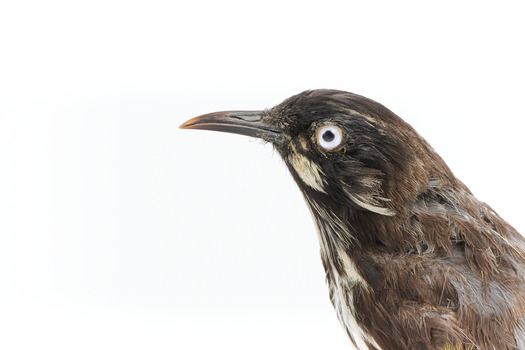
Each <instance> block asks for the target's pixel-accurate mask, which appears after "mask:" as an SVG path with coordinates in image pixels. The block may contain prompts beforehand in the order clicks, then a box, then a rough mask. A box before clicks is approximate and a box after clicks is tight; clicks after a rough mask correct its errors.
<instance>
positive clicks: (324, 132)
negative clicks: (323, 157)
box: [317, 125, 343, 150]
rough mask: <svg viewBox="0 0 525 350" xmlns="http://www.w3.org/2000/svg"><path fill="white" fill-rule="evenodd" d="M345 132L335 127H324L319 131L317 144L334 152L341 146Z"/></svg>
mask: <svg viewBox="0 0 525 350" xmlns="http://www.w3.org/2000/svg"><path fill="white" fill-rule="evenodd" d="M342 140H343V132H342V131H341V129H340V128H339V127H337V126H335V125H323V126H321V127H320V128H319V129H318V130H317V143H318V144H319V146H321V147H323V148H324V149H326V150H332V149H334V148H336V147H337V146H339V145H340V144H341V141H342Z"/></svg>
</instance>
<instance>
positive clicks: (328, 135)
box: [323, 130, 335, 142]
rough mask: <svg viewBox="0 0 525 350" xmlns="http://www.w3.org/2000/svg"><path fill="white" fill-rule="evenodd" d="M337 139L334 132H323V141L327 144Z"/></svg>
mask: <svg viewBox="0 0 525 350" xmlns="http://www.w3.org/2000/svg"><path fill="white" fill-rule="evenodd" d="M334 139H335V135H334V133H333V132H332V130H326V131H325V132H323V140H325V141H326V142H332V141H333V140H334Z"/></svg>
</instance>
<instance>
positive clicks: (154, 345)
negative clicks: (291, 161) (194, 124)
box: [0, 0, 525, 349]
mask: <svg viewBox="0 0 525 350" xmlns="http://www.w3.org/2000/svg"><path fill="white" fill-rule="evenodd" d="M365 3H366V4H365ZM433 4H435V5H430V2H422V1H414V2H407V1H388V2H381V1H366V2H365V1H363V2H362V3H358V2H354V1H286V0H280V1H273V0H271V1H264V2H250V1H232V0H223V1H209V0H204V1H191V2H190V1H185V2H182V1H164V2H163V1H115V0H110V1H108V0H105V1H85V2H79V1H4V2H2V4H1V5H0V50H1V54H0V166H1V168H0V323H1V324H0V348H2V349H211V348H213V349H247V348H249V349H299V348H300V349H327V348H330V349H347V348H349V347H350V343H349V341H348V340H347V339H346V335H345V334H344V332H343V331H342V329H341V328H340V326H339V324H338V322H337V319H336V316H335V313H334V312H333V310H332V308H331V305H330V302H329V300H328V293H327V289H326V287H325V285H324V273H323V270H322V267H321V262H320V259H319V248H318V243H317V238H316V234H315V231H314V226H313V224H312V221H311V219H310V216H309V212H308V210H307V208H306V206H305V204H304V203H303V201H302V197H301V195H300V193H299V191H298V189H297V188H296V186H295V184H294V183H293V181H292V179H291V177H290V175H289V174H288V172H287V170H286V168H285V166H284V165H283V163H282V161H281V160H280V159H279V157H278V155H277V154H276V153H275V152H273V150H272V149H271V147H270V146H269V145H265V146H263V145H261V144H260V142H258V141H254V140H250V139H249V138H246V137H241V136H236V135H227V134H221V133H212V132H206V131H191V130H179V129H178V126H179V125H180V124H181V123H182V122H183V121H185V120H187V119H189V118H191V117H194V116H197V115H200V114H203V113H206V112H212V111H218V110H228V109H263V108H267V107H271V106H273V105H275V104H277V103H279V102H281V101H282V100H283V99H285V98H286V97H288V96H291V95H293V94H296V93H299V92H301V91H303V90H306V89H314V88H336V89H343V90H348V91H353V92H356V93H359V94H363V95H365V96H368V97H370V98H373V99H375V100H377V101H379V102H381V103H383V104H385V105H386V106H387V107H389V108H390V109H392V110H393V111H394V112H396V113H397V114H398V115H400V116H401V117H403V118H404V119H405V120H407V121H408V122H409V123H411V124H412V125H413V126H414V127H415V128H416V129H417V130H418V131H419V132H420V133H421V134H422V135H423V136H424V137H425V138H426V139H427V140H429V141H430V143H431V144H432V145H433V146H434V148H435V149H436V150H437V151H438V152H439V153H440V154H441V155H442V156H443V158H444V159H445V160H446V161H447V163H448V164H449V165H450V166H451V168H452V169H453V171H454V172H455V174H456V175H457V176H458V177H459V178H460V179H462V180H463V181H464V182H465V183H466V184H467V185H468V186H469V187H470V188H471V190H472V191H473V192H474V193H475V194H476V195H477V196H478V197H479V198H480V199H481V200H484V201H486V202H488V203H489V204H491V205H492V207H493V208H494V209H495V210H496V211H497V212H499V213H500V214H501V215H502V216H503V217H504V218H505V219H506V220H507V221H509V222H510V223H512V224H513V225H514V226H515V227H516V228H517V229H518V230H519V231H521V232H525V219H524V217H523V209H524V206H523V199H524V198H525V190H524V187H523V180H524V170H525V168H524V165H523V159H524V156H523V151H524V150H525V141H524V138H523V119H524V117H525V112H524V108H523V99H524V93H525V87H524V81H525V68H524V67H525V65H524V62H525V49H524V47H525V45H524V40H525V39H524V34H525V21H524V20H523V9H522V8H521V4H520V2H519V1H516V2H509V1H498V2H494V1H492V2H483V1H475V2H461V1H441V2H434V3H433ZM495 4H497V5H495Z"/></svg>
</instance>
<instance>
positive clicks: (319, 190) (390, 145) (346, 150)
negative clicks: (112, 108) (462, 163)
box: [180, 90, 453, 217]
mask: <svg viewBox="0 0 525 350" xmlns="http://www.w3.org/2000/svg"><path fill="white" fill-rule="evenodd" d="M180 127H181V128H183V129H204V130H215V131H223V132H230V133H236V134H243V135H248V136H252V137H256V138H260V139H262V140H264V141H267V142H270V143H272V144H273V145H274V147H275V149H276V150H277V151H278V152H279V154H280V155H281V156H282V158H283V160H284V162H285V163H286V165H287V166H288V168H289V170H290V172H291V173H292V176H293V177H294V179H295V181H296V182H297V184H298V185H299V187H300V189H301V191H302V192H303V194H304V196H305V198H306V199H307V202H308V203H309V204H310V206H312V205H313V206H323V207H325V208H328V209H329V210H330V211H331V212H334V213H340V212H341V210H343V211H345V213H346V214H344V215H348V213H350V214H352V215H355V214H370V215H376V216H384V217H389V216H394V215H397V214H400V213H399V212H398V211H399V210H398V208H403V207H404V204H406V202H407V201H410V200H413V198H414V196H415V195H417V193H418V192H419V191H420V190H421V189H424V188H426V187H428V184H429V181H431V180H432V177H435V176H436V174H438V175H439V176H441V177H443V178H445V179H446V178H450V179H452V178H453V176H452V175H451V174H450V171H449V170H448V168H447V166H446V165H445V163H444V162H443V161H442V160H441V159H440V158H439V156H438V155H437V154H436V153H435V152H434V151H433V150H432V148H431V147H430V146H429V145H428V144H427V143H426V142H425V140H424V139H423V138H421V137H420V136H419V135H418V134H417V133H416V132H415V131H414V130H413V129H412V128H411V127H410V126H409V125H408V124H407V123H405V122H404V121H403V120H402V119H401V118H399V117H397V116H396V115H395V114H394V113H393V112H391V111H390V110H389V109H387V108H386V107H384V106H382V105H381V104H379V103H377V102H375V101H372V100H370V99H368V98H365V97H362V96H359V95H356V94H352V93H349V92H344V91H338V90H312V91H305V92H302V93H300V94H298V95H295V96H292V97H290V98H288V99H286V100H285V101H283V102H282V103H281V104H279V105H277V106H275V107H273V108H271V109H269V110H263V111H228V112H217V113H210V114H206V115H202V116H199V117H196V118H193V119H191V120H189V121H187V122H185V123H184V124H182V125H181V126H180ZM401 214H402V213H401Z"/></svg>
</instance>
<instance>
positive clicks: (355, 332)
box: [305, 196, 381, 349]
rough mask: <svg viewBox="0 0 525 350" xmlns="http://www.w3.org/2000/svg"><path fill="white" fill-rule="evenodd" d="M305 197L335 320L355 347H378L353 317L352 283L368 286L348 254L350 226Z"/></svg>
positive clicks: (350, 239) (352, 238) (352, 244)
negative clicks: (314, 229)
mask: <svg viewBox="0 0 525 350" xmlns="http://www.w3.org/2000/svg"><path fill="white" fill-rule="evenodd" d="M305 199H306V202H307V204H308V207H309V208H310V211H311V213H312V215H313V217H314V218H315V220H314V221H315V223H316V226H317V234H318V238H319V244H320V247H321V259H322V262H323V266H324V269H325V272H326V282H327V284H328V288H329V293H330V300H331V302H332V305H333V306H334V308H335V310H336V312H337V317H338V318H339V321H340V322H341V324H342V325H343V327H344V328H345V330H346V332H347V333H348V335H349V337H350V338H351V340H352V342H353V343H354V345H355V346H356V348H357V349H368V345H367V344H371V345H373V346H374V347H375V348H376V349H381V348H380V347H379V346H378V345H377V343H376V342H375V340H374V339H373V338H372V337H371V336H370V335H369V334H368V333H367V332H366V331H365V330H364V329H363V328H362V327H361V326H360V325H359V324H358V322H357V318H356V311H355V305H354V291H355V289H356V287H359V288H361V289H364V290H368V289H369V286H368V283H367V282H366V280H365V279H364V278H363V276H362V275H361V273H360V272H359V270H358V269H357V267H356V265H355V263H354V260H353V259H352V257H351V250H352V249H353V247H354V244H355V243H356V242H355V238H354V236H353V235H352V232H351V228H349V227H348V224H345V223H344V222H343V221H342V220H341V219H340V218H339V217H338V216H337V215H336V214H335V213H333V212H331V211H330V210H329V209H327V208H325V207H323V206H322V205H319V204H318V203H317V202H316V201H315V200H314V199H312V198H309V197H307V196H305Z"/></svg>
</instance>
